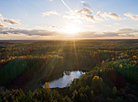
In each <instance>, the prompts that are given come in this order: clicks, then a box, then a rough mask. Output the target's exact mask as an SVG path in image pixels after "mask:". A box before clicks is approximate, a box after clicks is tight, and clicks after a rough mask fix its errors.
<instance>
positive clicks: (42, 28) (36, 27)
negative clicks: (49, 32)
mask: <svg viewBox="0 0 138 102" xmlns="http://www.w3.org/2000/svg"><path fill="white" fill-rule="evenodd" d="M35 27H36V28H40V29H44V27H42V26H35Z"/></svg>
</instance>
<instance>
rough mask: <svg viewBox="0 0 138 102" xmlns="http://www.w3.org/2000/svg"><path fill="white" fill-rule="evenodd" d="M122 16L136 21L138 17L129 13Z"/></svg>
mask: <svg viewBox="0 0 138 102" xmlns="http://www.w3.org/2000/svg"><path fill="white" fill-rule="evenodd" d="M124 15H125V16H127V17H130V18H131V19H132V20H135V21H138V15H134V14H132V13H129V12H128V13H125V14H124Z"/></svg>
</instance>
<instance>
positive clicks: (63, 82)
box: [42, 71, 85, 88]
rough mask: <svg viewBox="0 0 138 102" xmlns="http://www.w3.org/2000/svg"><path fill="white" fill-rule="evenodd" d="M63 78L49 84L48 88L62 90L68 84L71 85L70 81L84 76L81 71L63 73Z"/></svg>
mask: <svg viewBox="0 0 138 102" xmlns="http://www.w3.org/2000/svg"><path fill="white" fill-rule="evenodd" d="M63 74H64V75H63V77H62V78H59V79H57V80H53V81H50V82H49V86H50V88H55V87H59V88H63V87H66V86H67V85H68V84H70V83H71V81H72V80H73V79H74V78H80V77H81V75H83V74H85V72H82V71H65V72H64V73H63ZM42 87H43V88H44V87H45V84H44V85H42Z"/></svg>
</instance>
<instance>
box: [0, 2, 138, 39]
mask: <svg viewBox="0 0 138 102" xmlns="http://www.w3.org/2000/svg"><path fill="white" fill-rule="evenodd" d="M72 38H75V39H138V0H84V1H83V0H0V40H47V39H48V40H60V39H63V40H64V39H72Z"/></svg>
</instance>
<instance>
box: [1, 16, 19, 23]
mask: <svg viewBox="0 0 138 102" xmlns="http://www.w3.org/2000/svg"><path fill="white" fill-rule="evenodd" d="M1 19H2V21H3V22H4V23H5V24H8V25H11V24H15V25H21V24H20V23H19V22H16V21H14V20H13V19H7V18H3V17H1Z"/></svg>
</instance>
